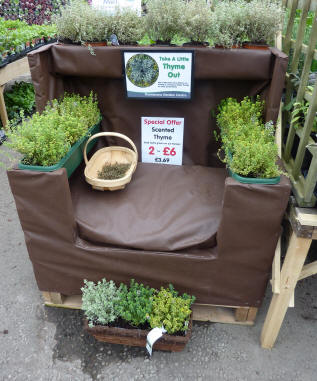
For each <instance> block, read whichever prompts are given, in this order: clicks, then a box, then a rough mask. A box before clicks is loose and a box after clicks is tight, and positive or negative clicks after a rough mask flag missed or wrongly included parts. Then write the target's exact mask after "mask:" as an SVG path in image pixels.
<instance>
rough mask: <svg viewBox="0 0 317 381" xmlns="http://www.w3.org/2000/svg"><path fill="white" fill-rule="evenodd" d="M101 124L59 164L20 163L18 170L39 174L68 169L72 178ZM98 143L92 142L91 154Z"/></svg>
mask: <svg viewBox="0 0 317 381" xmlns="http://www.w3.org/2000/svg"><path fill="white" fill-rule="evenodd" d="M100 124H101V120H100V122H99V123H97V124H95V125H94V126H93V127H91V128H90V129H89V130H88V132H87V134H86V135H85V136H83V137H82V138H81V139H79V140H78V141H77V142H76V143H75V144H74V145H73V146H72V147H71V149H70V150H69V151H68V153H67V154H66V155H65V156H64V157H63V158H62V159H61V160H60V161H59V162H58V163H57V164H54V165H50V166H41V165H27V164H23V163H21V162H19V165H18V168H19V169H28V170H30V171H39V172H52V171H56V170H57V169H60V168H66V171H67V176H68V177H70V176H71V174H72V173H73V172H74V171H75V169H76V168H77V167H78V166H79V165H80V163H81V162H82V160H83V150H84V147H85V144H86V141H87V140H88V138H89V136H91V135H94V134H96V133H97V132H99V131H100ZM96 143H97V141H96V140H92V141H91V142H90V143H89V145H88V147H87V152H90V151H91V150H92V148H93V147H94V145H95V144H96Z"/></svg>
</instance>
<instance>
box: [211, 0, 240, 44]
mask: <svg viewBox="0 0 317 381" xmlns="http://www.w3.org/2000/svg"><path fill="white" fill-rule="evenodd" d="M244 6H245V1H244V0H235V1H229V0H223V1H219V2H217V3H216V5H215V7H214V11H213V12H212V16H211V20H210V25H211V32H210V33H211V38H212V40H213V42H214V44H215V47H218V48H238V47H240V46H241V45H242V42H243V41H245V39H246V31H245V13H244Z"/></svg>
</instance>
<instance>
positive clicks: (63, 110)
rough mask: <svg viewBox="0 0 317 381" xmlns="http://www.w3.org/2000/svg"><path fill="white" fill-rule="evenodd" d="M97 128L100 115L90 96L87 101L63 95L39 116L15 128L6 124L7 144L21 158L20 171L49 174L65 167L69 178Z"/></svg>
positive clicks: (34, 115) (93, 98) (92, 97)
mask: <svg viewBox="0 0 317 381" xmlns="http://www.w3.org/2000/svg"><path fill="white" fill-rule="evenodd" d="M99 128H100V111H99V109H98V104H97V100H96V98H95V96H94V95H93V93H91V94H90V96H89V97H81V96H79V95H76V94H71V95H69V94H65V96H64V98H63V99H62V100H56V99H55V100H53V101H52V102H51V103H50V104H48V105H47V106H46V108H45V110H44V111H43V113H42V114H39V113H35V114H33V116H32V117H31V118H30V119H23V120H22V122H21V124H19V125H17V126H10V124H9V130H8V133H7V135H8V138H9V142H7V143H6V144H7V145H8V146H9V147H10V148H12V149H14V150H16V151H18V152H20V153H21V154H22V155H23V158H22V160H21V161H20V163H19V168H20V169H28V170H32V171H42V172H51V171H54V170H57V169H59V168H62V167H64V168H66V170H67V175H68V177H69V176H70V175H71V174H72V173H73V171H74V170H75V169H76V168H77V167H78V165H79V164H80V163H81V161H82V159H83V152H82V151H83V147H84V145H85V143H86V141H87V139H88V137H89V136H90V135H91V134H94V133H96V132H98V131H99ZM92 147H93V145H91V146H90V147H88V148H87V151H88V152H89V151H90V150H91V148H92Z"/></svg>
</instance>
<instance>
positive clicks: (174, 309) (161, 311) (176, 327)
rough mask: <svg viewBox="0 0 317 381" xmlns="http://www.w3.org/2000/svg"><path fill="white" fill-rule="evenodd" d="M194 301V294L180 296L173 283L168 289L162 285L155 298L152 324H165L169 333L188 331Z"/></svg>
mask: <svg viewBox="0 0 317 381" xmlns="http://www.w3.org/2000/svg"><path fill="white" fill-rule="evenodd" d="M194 301H195V297H194V296H189V295H187V294H183V295H182V296H178V293H177V291H175V290H174V288H173V286H172V285H170V287H169V288H167V289H165V288H163V287H162V288H161V290H160V291H159V292H158V293H157V294H156V295H155V296H154V299H153V305H152V312H151V314H150V318H149V321H150V326H151V327H152V328H155V327H162V326H164V328H165V329H166V331H167V333H169V334H173V333H176V332H179V331H186V330H187V329H188V324H189V318H190V314H191V309H190V307H191V305H192V303H193V302H194Z"/></svg>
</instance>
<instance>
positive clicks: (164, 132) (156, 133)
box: [141, 116, 184, 165]
mask: <svg viewBox="0 0 317 381" xmlns="http://www.w3.org/2000/svg"><path fill="white" fill-rule="evenodd" d="M141 123H142V124H141V125H142V162H143V163H158V164H173V165H182V162H183V137H184V118H160V117H153V116H149V117H146V116H144V117H142V119H141Z"/></svg>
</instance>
